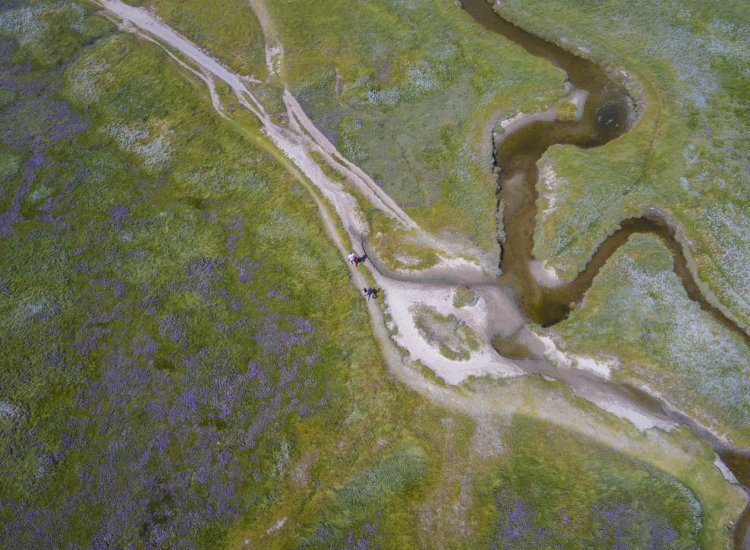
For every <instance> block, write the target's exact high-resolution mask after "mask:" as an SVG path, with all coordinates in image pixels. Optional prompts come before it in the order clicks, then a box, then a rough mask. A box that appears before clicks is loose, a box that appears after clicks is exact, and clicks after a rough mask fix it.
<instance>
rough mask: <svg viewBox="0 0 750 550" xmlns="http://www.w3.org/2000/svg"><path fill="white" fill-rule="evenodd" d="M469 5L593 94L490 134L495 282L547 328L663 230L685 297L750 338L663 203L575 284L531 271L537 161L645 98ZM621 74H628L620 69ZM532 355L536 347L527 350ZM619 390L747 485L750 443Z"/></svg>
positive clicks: (508, 345)
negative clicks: (548, 115) (615, 264)
mask: <svg viewBox="0 0 750 550" xmlns="http://www.w3.org/2000/svg"><path fill="white" fill-rule="evenodd" d="M462 7H463V9H464V10H465V11H466V12H467V13H468V14H469V15H471V16H472V17H473V18H474V19H475V20H476V21H477V22H478V23H480V24H481V25H482V26H483V27H485V28H486V29H488V30H490V31H492V32H495V33H497V34H500V35H502V36H504V37H505V38H507V39H509V40H511V41H513V42H514V43H516V44H518V45H520V46H521V47H523V48H524V49H525V50H526V51H527V52H528V53H530V54H532V55H535V56H538V57H542V58H544V59H546V60H547V61H549V62H550V63H552V64H553V65H555V66H556V67H558V68H560V69H562V70H564V71H565V72H566V73H567V75H568V82H569V85H570V86H571V87H572V88H573V89H575V90H583V91H585V92H586V94H587V101H586V103H585V107H584V110H583V113H582V116H581V117H580V119H579V120H576V121H559V120H550V119H544V118H541V117H540V118H538V119H537V120H533V121H530V122H529V123H527V124H521V125H518V127H517V128H515V129H513V130H512V131H510V132H503V133H501V134H499V135H498V134H495V135H493V138H494V139H493V141H494V143H493V149H494V163H495V168H496V171H497V172H498V193H497V195H498V207H500V205H501V204H502V205H503V207H504V211H503V216H504V232H505V238H504V239H503V240H501V241H500V249H501V261H500V267H501V268H502V272H503V273H502V276H501V277H500V279H499V281H498V282H499V284H500V285H502V286H506V287H510V288H511V289H512V293H513V295H514V297H515V298H516V301H517V303H518V305H519V307H521V309H522V310H523V311H524V313H525V314H526V315H527V316H528V317H529V319H531V320H533V321H535V322H536V323H538V324H540V325H542V326H544V327H548V326H552V325H554V324H556V323H559V322H560V321H562V320H564V319H565V318H567V316H568V314H569V313H570V309H571V305H572V304H577V303H579V302H580V301H581V300H582V299H583V297H584V295H585V293H586V291H587V290H588V289H589V288H590V287H591V284H592V282H593V279H594V278H595V277H596V275H597V274H598V273H599V270H600V269H601V268H602V266H603V265H604V264H605V263H606V262H607V260H608V259H609V258H610V257H611V256H612V254H613V253H614V252H615V251H616V250H617V249H618V248H619V247H620V246H622V245H623V244H624V243H625V242H626V241H627V240H628V238H629V237H630V236H631V235H633V234H637V233H645V234H651V235H654V236H656V237H658V238H659V239H660V240H661V241H662V242H663V243H664V244H665V245H666V246H667V247H668V248H669V250H670V251H671V253H672V256H673V258H674V271H675V273H676V274H677V276H678V277H679V278H680V280H681V281H682V284H683V286H684V288H685V291H686V293H687V295H688V296H689V298H690V299H691V300H693V301H694V302H697V303H698V304H700V306H701V308H702V309H704V310H705V311H707V312H708V313H710V314H711V315H712V317H713V318H714V319H715V320H716V321H717V322H719V323H720V324H721V325H722V326H724V327H725V328H727V329H729V330H731V331H732V332H734V333H736V334H738V335H739V336H741V337H742V339H743V341H744V342H745V344H747V345H748V346H750V335H748V333H746V332H745V331H744V330H743V329H742V328H741V327H740V326H739V324H738V323H736V322H735V321H734V320H733V319H731V318H730V317H729V316H728V315H727V314H725V312H724V311H722V309H721V308H720V307H717V306H716V305H714V303H713V302H714V300H709V299H708V298H707V297H706V296H705V295H704V293H703V291H702V290H703V289H702V288H701V286H700V284H699V283H698V282H697V280H696V277H695V275H694V274H693V273H692V272H691V270H690V269H689V262H688V260H687V259H686V255H685V253H684V251H683V247H682V244H681V242H680V240H679V238H678V235H677V232H678V228H677V227H676V226H674V225H673V224H670V223H669V221H668V220H667V219H666V218H665V217H664V216H663V215H662V214H661V213H660V212H659V211H658V210H655V209H654V210H650V211H646V212H644V213H643V215H642V216H641V217H637V218H630V219H626V220H623V221H621V222H620V224H619V226H620V228H619V229H618V230H616V231H615V232H614V233H613V234H611V235H609V236H608V237H607V238H606V239H605V240H604V241H603V242H602V243H601V244H600V245H599V247H598V248H597V250H596V251H595V252H594V254H593V255H592V257H591V259H590V260H589V262H588V264H587V265H586V268H585V269H584V271H583V272H581V273H580V274H579V276H578V277H577V278H576V279H575V280H574V281H572V282H570V283H564V284H558V285H555V286H554V287H549V286H543V285H542V284H540V283H539V282H538V280H537V278H536V277H535V276H534V274H533V273H532V270H531V266H532V261H533V260H534V258H533V254H532V249H533V238H534V228H535V226H536V217H537V216H536V215H537V208H536V202H537V200H536V199H537V191H536V183H537V179H538V168H537V162H538V161H539V160H540V159H541V157H542V155H543V154H544V153H545V152H546V151H547V149H548V148H549V147H551V146H552V145H555V144H569V145H576V146H578V147H582V148H591V147H599V146H601V145H604V144H606V143H608V142H610V141H612V140H613V139H616V138H618V137H620V136H621V135H623V134H624V133H626V132H627V131H628V130H629V129H630V128H631V127H632V125H633V124H634V123H635V121H636V120H637V119H638V118H640V116H641V115H642V110H643V109H644V108H645V105H644V104H643V99H642V98H638V99H637V100H636V99H633V98H632V97H631V96H630V94H629V92H628V90H627V89H626V87H625V85H624V83H623V82H621V81H618V80H616V79H615V78H614V75H613V74H612V73H609V72H607V71H605V70H604V69H603V68H602V67H600V66H598V65H596V64H594V63H593V62H591V61H589V60H587V59H584V58H583V57H579V56H576V55H575V54H573V53H571V52H569V51H566V50H564V49H563V48H560V47H559V46H557V45H556V44H553V43H551V42H547V41H545V40H543V39H541V38H539V37H537V36H536V35H533V34H531V33H529V32H527V31H525V30H523V29H521V28H519V27H517V26H515V25H513V24H512V23H510V22H509V21H507V20H505V19H504V18H502V17H501V16H500V15H499V14H497V13H496V12H495V11H494V10H493V8H492V6H491V5H490V4H489V3H488V2H487V1H486V0H462ZM621 74H623V73H621ZM495 346H496V348H497V349H498V352H499V353H501V354H503V352H504V351H505V352H508V351H516V352H517V350H519V349H520V350H522V351H527V350H524V349H523V346H518V345H517V342H514V341H508V340H504V339H497V340H496V342H495ZM528 355H529V356H534V355H536V354H534V353H533V352H531V351H528ZM518 363H519V364H520V365H523V364H524V363H527V368H526V369H525V370H526V371H527V372H535V373H536V374H541V375H544V376H550V377H552V378H555V379H557V380H559V381H561V382H564V383H565V384H567V385H568V386H570V387H571V388H572V389H575V386H576V385H577V384H580V383H581V382H582V380H581V378H584V379H586V380H587V382H588V383H589V384H590V383H592V382H596V383H597V384H604V385H610V386H611V385H612V384H611V383H609V382H602V381H598V382H597V381H595V380H592V376H590V375H585V374H584V375H572V373H568V372H565V373H562V372H560V371H559V370H558V369H557V368H555V367H552V368H550V367H548V366H546V365H543V364H540V363H539V362H536V361H531V362H526V361H518ZM617 386H618V388H619V390H618V393H619V394H621V395H622V394H623V393H625V394H630V398H631V399H633V400H635V401H637V402H638V403H640V404H641V405H645V406H646V407H647V408H648V409H650V410H653V411H658V412H662V413H663V414H665V415H666V416H667V417H669V418H670V419H672V420H674V421H676V422H677V423H678V424H681V425H683V426H687V427H688V428H689V429H690V430H691V431H692V432H693V433H695V434H696V435H698V436H699V437H701V438H703V439H705V440H707V441H708V442H709V443H710V444H711V446H712V447H713V448H714V450H715V451H716V453H717V454H718V455H719V456H720V457H721V458H722V460H723V461H724V463H725V464H726V465H727V467H728V468H729V469H730V470H731V472H732V473H733V474H734V476H735V477H736V478H737V480H738V481H739V482H740V483H741V484H742V485H743V487H744V489H745V491H746V492H748V494H750V452H748V451H747V450H743V449H737V448H734V447H732V446H731V445H728V444H727V443H726V442H724V441H722V440H720V439H719V438H717V437H716V436H714V435H713V434H712V433H711V432H710V431H709V430H706V429H704V428H702V427H701V426H699V425H698V424H697V423H695V422H694V421H693V420H692V419H690V418H689V417H687V416H686V415H684V414H682V413H679V412H677V411H675V410H674V409H672V408H671V407H669V406H667V405H666V404H664V403H661V402H660V401H659V400H658V399H656V398H655V397H653V396H652V395H650V394H646V393H645V392H642V391H640V390H638V389H637V388H632V387H629V386H627V385H621V384H617ZM749 527H750V504H749V505H748V507H746V509H745V511H744V512H743V514H742V516H741V518H740V519H739V521H738V522H737V524H736V528H735V534H734V535H735V545H736V547H737V548H744V547H745V545H746V544H747V543H748V542H749V541H748V540H747V538H748V530H749Z"/></svg>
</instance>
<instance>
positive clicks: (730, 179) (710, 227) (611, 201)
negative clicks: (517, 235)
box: [501, 0, 750, 326]
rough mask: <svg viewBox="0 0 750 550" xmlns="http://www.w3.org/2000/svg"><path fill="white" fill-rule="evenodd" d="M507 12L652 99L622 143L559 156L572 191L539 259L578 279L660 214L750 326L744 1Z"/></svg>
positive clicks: (515, 7)
mask: <svg viewBox="0 0 750 550" xmlns="http://www.w3.org/2000/svg"><path fill="white" fill-rule="evenodd" d="M501 11H502V13H503V15H505V16H508V17H510V19H512V20H513V21H516V22H518V23H519V24H520V25H521V26H523V27H525V28H528V29H529V30H531V31H532V32H535V33H537V34H540V35H542V36H544V37H546V38H548V39H550V40H553V41H555V42H558V43H560V44H562V45H563V46H565V45H566V44H567V45H570V44H575V45H577V46H579V47H582V48H585V49H586V50H587V51H588V52H589V53H588V55H590V57H592V58H593V59H594V60H595V61H597V62H600V63H602V64H605V65H609V66H612V67H614V68H618V69H619V68H621V67H622V68H624V69H626V70H627V71H629V72H630V73H632V75H633V76H634V77H635V78H636V79H637V80H638V81H639V82H640V83H641V84H642V86H643V90H644V100H645V107H646V110H645V114H644V116H643V118H642V119H641V120H640V122H638V124H637V125H636V126H635V127H634V128H633V129H632V130H631V131H630V132H628V133H627V134H625V135H624V136H622V137H621V138H620V139H618V140H615V141H614V142H612V143H609V144H608V145H606V146H604V147H599V148H595V149H591V150H586V151H584V150H578V149H575V148H573V147H562V146H556V147H553V148H552V149H551V150H550V151H549V152H548V154H547V160H548V161H549V162H551V164H552V166H553V168H554V170H555V172H556V174H557V176H558V177H559V178H560V179H561V180H564V181H562V183H561V185H559V186H558V187H557V189H556V190H555V192H554V193H553V196H554V198H555V202H556V206H555V207H554V208H552V209H550V210H548V211H546V212H544V213H543V214H541V217H540V220H539V221H540V223H539V225H538V227H537V233H536V238H535V249H534V254H535V255H536V256H537V257H539V258H541V259H547V260H548V261H549V263H550V265H552V266H554V267H555V268H556V269H558V270H559V272H560V274H561V275H562V276H564V277H565V278H573V277H575V275H576V273H577V272H578V271H579V270H580V269H581V267H582V266H583V265H584V264H585V263H586V261H587V259H588V258H589V257H590V255H591V253H592V250H593V249H594V248H595V247H596V244H597V243H598V242H600V241H601V240H602V239H603V238H604V237H605V236H606V235H607V234H608V233H609V232H610V231H611V230H612V229H613V228H614V227H615V225H616V224H617V222H618V221H619V220H621V219H623V218H627V217H630V216H634V215H639V214H641V213H642V212H643V211H644V209H647V208H658V209H659V210H661V211H662V212H664V213H665V214H666V216H667V217H668V218H670V219H671V220H673V221H675V222H677V223H678V224H679V225H680V226H681V227H683V228H684V229H685V237H686V241H687V243H688V248H689V251H690V253H691V254H692V255H693V256H694V258H695V260H696V262H697V264H698V273H699V275H700V278H701V279H702V280H703V281H705V282H706V283H707V284H708V286H709V288H710V289H711V291H712V292H714V293H715V294H716V296H717V297H718V298H719V299H720V301H721V302H722V303H723V304H724V305H725V306H726V307H727V308H729V309H730V310H731V311H732V313H733V314H734V315H735V316H736V317H737V318H739V320H740V321H741V322H742V323H743V324H745V326H748V325H749V324H750V286H749V285H750V283H749V282H748V281H750V277H749V276H748V275H749V273H748V266H750V247H749V246H748V244H747V243H749V242H750V239H748V236H749V235H750V221H749V220H750V211H748V201H747V188H748V184H749V183H750V162H749V160H748V148H747V138H748V135H747V128H748V123H749V122H750V110H749V109H748V106H749V105H750V80H749V79H750V76H749V75H748V73H747V70H746V67H747V66H748V63H750V53H748V48H747V43H748V41H749V40H750V17H749V16H748V11H747V6H746V5H745V3H743V2H739V1H736V0H730V1H726V2H718V3H716V2H712V3H706V2H696V1H687V2H682V1H680V2H676V1H666V2H659V3H657V4H654V3H651V2H641V1H637V2H629V1H628V2H625V1H621V0H607V1H605V2H593V1H585V2H570V1H568V0H553V1H550V2H547V1H545V2H539V1H532V2H518V1H515V0H514V1H510V2H503V3H502V9H501ZM550 21H554V25H550ZM563 39H565V42H564V43H563V42H562V40H563ZM544 204H545V203H544V202H542V207H543V206H544ZM540 212H542V210H540Z"/></svg>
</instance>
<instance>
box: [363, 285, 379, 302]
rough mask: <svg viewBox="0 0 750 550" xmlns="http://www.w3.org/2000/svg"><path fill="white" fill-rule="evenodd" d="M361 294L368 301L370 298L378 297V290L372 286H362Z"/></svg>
mask: <svg viewBox="0 0 750 550" xmlns="http://www.w3.org/2000/svg"><path fill="white" fill-rule="evenodd" d="M362 294H363V295H364V296H365V297H366V298H367V301H368V302H369V301H370V298H377V297H378V291H377V290H376V289H374V288H372V287H364V288H363V289H362Z"/></svg>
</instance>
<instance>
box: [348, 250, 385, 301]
mask: <svg viewBox="0 0 750 550" xmlns="http://www.w3.org/2000/svg"><path fill="white" fill-rule="evenodd" d="M346 259H347V260H349V263H350V264H352V265H354V267H358V266H359V264H361V263H362V262H364V261H365V260H366V259H367V254H364V255H362V256H357V254H355V253H354V252H352V253H351V254H349V255H348V256H347V257H346ZM362 295H363V296H364V297H365V298H367V300H368V301H369V300H370V298H377V297H378V290H377V289H376V288H373V287H371V286H370V287H368V286H366V287H364V288H363V289H362Z"/></svg>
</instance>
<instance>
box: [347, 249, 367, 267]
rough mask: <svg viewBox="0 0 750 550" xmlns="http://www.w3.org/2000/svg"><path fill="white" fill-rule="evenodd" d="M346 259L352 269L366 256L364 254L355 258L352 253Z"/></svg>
mask: <svg viewBox="0 0 750 550" xmlns="http://www.w3.org/2000/svg"><path fill="white" fill-rule="evenodd" d="M346 259H347V260H349V263H351V264H353V265H354V267H358V266H359V264H361V263H362V262H364V261H365V260H366V259H367V254H365V255H364V256H357V255H356V254H355V253H354V252H352V253H351V254H349V255H348V256H347V257H346Z"/></svg>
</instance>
